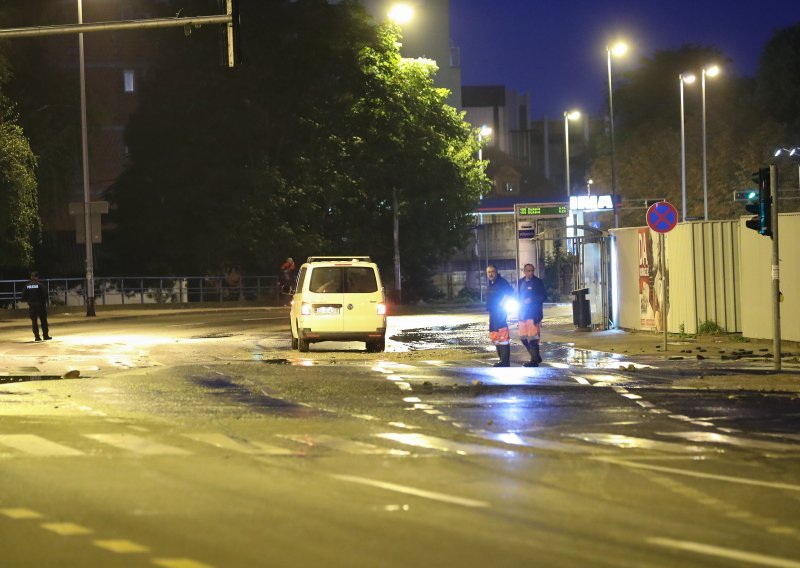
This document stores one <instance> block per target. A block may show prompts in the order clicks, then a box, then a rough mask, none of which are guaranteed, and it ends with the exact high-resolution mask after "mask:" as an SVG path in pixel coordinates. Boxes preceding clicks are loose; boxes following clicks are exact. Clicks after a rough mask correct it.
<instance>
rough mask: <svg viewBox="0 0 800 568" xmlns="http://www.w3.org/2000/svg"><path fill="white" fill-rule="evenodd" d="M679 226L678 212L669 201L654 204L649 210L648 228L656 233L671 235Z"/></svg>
mask: <svg viewBox="0 0 800 568" xmlns="http://www.w3.org/2000/svg"><path fill="white" fill-rule="evenodd" d="M677 224H678V210H677V209H675V207H674V206H673V205H672V204H671V203H668V202H667V201H659V202H658V203H653V204H652V205H651V206H650V207H649V208H648V209H647V226H648V227H650V228H651V229H653V230H654V231H655V232H656V233H669V232H670V231H671V230H672V229H674V228H675V225H677Z"/></svg>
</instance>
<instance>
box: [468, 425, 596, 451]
mask: <svg viewBox="0 0 800 568" xmlns="http://www.w3.org/2000/svg"><path fill="white" fill-rule="evenodd" d="M473 434H474V435H475V436H480V437H481V438H487V439H489V440H495V441H497V442H502V443H504V444H509V445H512V446H522V447H527V448H535V449H537V450H551V451H556V452H565V453H571V454H585V453H587V452H591V451H604V450H594V449H591V450H590V449H587V448H586V447H585V446H580V445H578V444H574V445H573V444H564V443H562V442H553V441H550V440H545V439H542V438H533V437H531V436H520V435H519V434H515V433H513V432H503V433H499V434H496V433H494V432H487V431H485V430H476V431H474V432H473Z"/></svg>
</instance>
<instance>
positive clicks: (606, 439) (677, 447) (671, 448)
mask: <svg viewBox="0 0 800 568" xmlns="http://www.w3.org/2000/svg"><path fill="white" fill-rule="evenodd" d="M566 436H568V437H570V438H576V439H578V440H581V441H583V442H589V443H590V444H604V445H606V446H615V447H617V448H624V449H638V450H655V451H659V452H673V453H687V452H705V451H707V450H706V448H701V447H700V446H686V445H684V444H677V443H675V442H661V441H658V440H650V439H648V438H637V437H635V436H623V435H622V434H606V433H604V432H599V433H595V432H587V433H580V434H566Z"/></svg>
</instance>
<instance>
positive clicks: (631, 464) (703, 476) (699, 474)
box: [593, 457, 800, 491]
mask: <svg viewBox="0 0 800 568" xmlns="http://www.w3.org/2000/svg"><path fill="white" fill-rule="evenodd" d="M593 459H596V460H600V461H603V462H606V463H611V464H614V465H619V466H622V467H631V468H634V469H649V470H652V471H661V472H664V473H674V474H676V475H685V476H687V477H698V478H700V479H715V480H717V481H728V482H730V483H738V484H740V485H753V486H755V487H768V488H770V489H785V490H786V491H800V485H792V484H790V483H773V482H771V481H759V480H757V479H746V478H743V477H732V476H730V475H717V474H714V473H702V472H698V471H689V470H686V469H677V468H674V467H664V466H660V465H650V464H644V463H637V462H631V461H626V460H618V459H614V458H607V457H596V458H593Z"/></svg>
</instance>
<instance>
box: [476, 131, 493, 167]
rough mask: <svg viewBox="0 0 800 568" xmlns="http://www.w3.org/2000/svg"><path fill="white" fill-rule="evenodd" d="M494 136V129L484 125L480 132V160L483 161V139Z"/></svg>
mask: <svg viewBox="0 0 800 568" xmlns="http://www.w3.org/2000/svg"><path fill="white" fill-rule="evenodd" d="M491 135H492V127H491V126H488V125H486V124H484V125H483V126H481V128H480V130H478V160H483V139H484V138H488V137H489V136H491Z"/></svg>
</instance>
